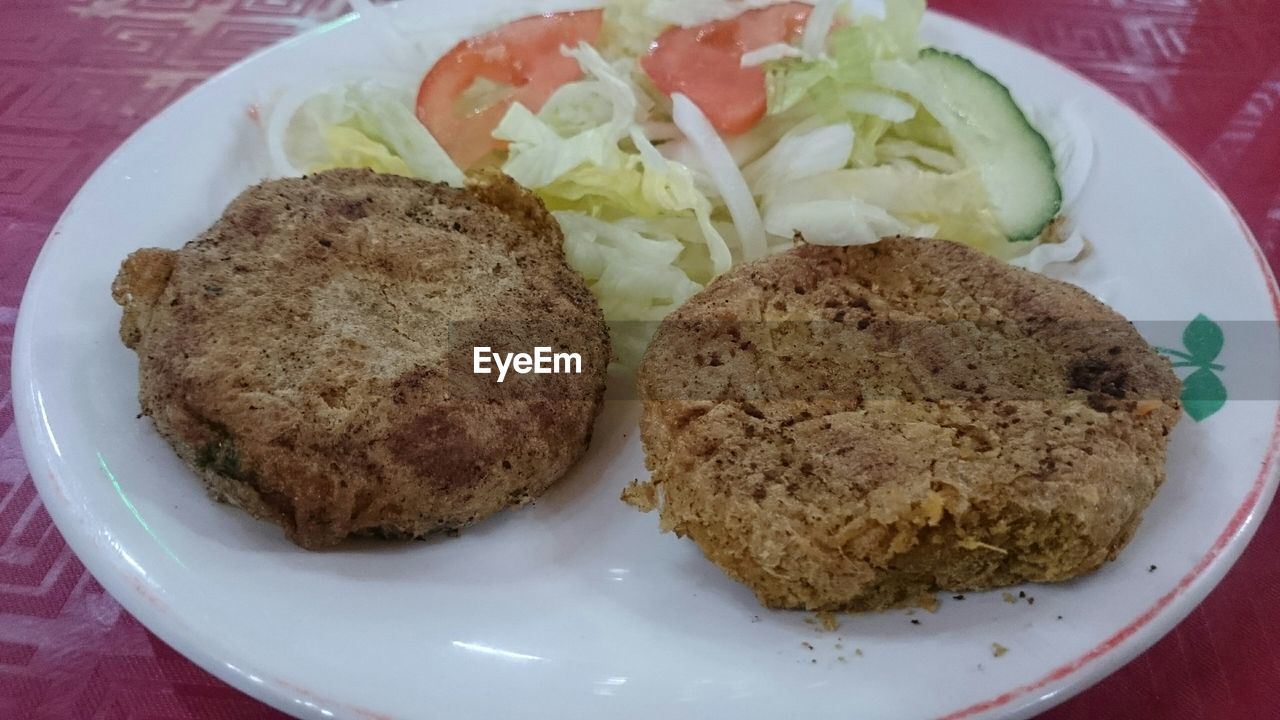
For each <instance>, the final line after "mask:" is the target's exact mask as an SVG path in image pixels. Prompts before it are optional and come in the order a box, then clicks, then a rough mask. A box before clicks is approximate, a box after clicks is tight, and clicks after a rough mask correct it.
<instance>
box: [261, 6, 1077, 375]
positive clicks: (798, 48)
mask: <svg viewBox="0 0 1280 720" xmlns="http://www.w3.org/2000/svg"><path fill="white" fill-rule="evenodd" d="M356 5H357V8H358V9H360V6H366V7H365V8H364V10H365V11H366V12H370V11H373V12H376V10H375V9H373V8H371V7H367V6H368V3H367V2H359V3H356ZM924 10H925V2H924V0H888V1H887V2H886V3H885V12H884V14H883V16H882V17H878V16H855V15H854V13H853V10H852V9H851V6H850V3H849V2H847V0H846V1H841V0H818V2H816V4H807V3H800V2H784V3H773V2H760V1H759V0H706V1H703V2H696V3H695V2H687V1H685V0H610V1H609V2H608V4H606V5H605V6H604V7H602V8H597V9H588V10H575V11H567V12H559V13H549V14H545V15H537V16H533V17H528V18H524V19H520V20H516V21H514V22H510V23H507V24H505V25H502V26H501V27H498V28H496V29H494V30H491V31H489V32H486V33H483V34H481V35H478V36H475V37H472V38H468V39H466V40H463V41H462V42H460V43H458V44H457V45H456V46H454V47H453V48H452V49H451V50H449V51H448V52H447V53H445V54H444V55H443V56H442V57H440V58H439V59H437V60H435V62H434V63H433V64H432V65H431V67H430V68H429V69H427V70H426V73H425V75H423V76H422V77H421V79H420V81H418V82H417V87H412V86H411V85H409V84H407V83H399V84H397V83H388V82H377V81H359V82H353V83H349V84H345V85H342V86H339V87H336V88H332V89H330V90H328V91H325V92H321V93H317V94H314V95H312V96H310V97H306V98H303V99H301V100H300V101H298V102H294V103H285V104H283V105H281V106H278V107H277V108H276V109H275V110H274V111H273V114H272V116H271V117H270V120H269V122H268V123H267V129H268V144H269V147H270V149H271V156H272V160H273V163H274V165H275V166H276V168H275V169H276V172H277V173H279V174H281V175H293V174H301V173H306V172H316V171H320V170H324V169H329V168H333V167H367V168H371V169H374V170H378V171H382V172H389V173H397V174H402V175H410V176H414V177H419V178H424V179H427V180H433V181H440V182H448V183H451V184H461V183H463V182H464V181H465V178H466V175H467V173H469V172H471V171H474V170H476V169H478V168H482V167H495V166H496V167H499V168H501V169H502V171H504V172H506V173H507V174H508V175H510V176H511V177H512V178H514V179H515V180H516V181H517V182H519V183H521V184H522V185H524V186H526V187H528V188H530V189H531V190H533V191H534V192H535V193H537V194H538V196H539V197H541V198H542V200H543V201H544V202H545V203H546V205H547V207H548V208H549V209H550V210H551V211H552V213H553V214H554V216H555V217H556V219H557V220H558V221H559V223H560V226H561V228H562V229H563V231H564V236H565V247H564V249H565V254H566V256H567V258H568V261H569V263H570V264H571V265H572V266H573V267H574V268H576V269H577V270H578V271H579V272H581V273H582V274H583V275H584V276H585V277H586V278H587V281H588V284H589V285H590V287H591V288H592V291H593V292H594V293H595V295H596V296H597V298H598V299H599V301H600V304H601V306H602V308H603V311H604V313H605V317H606V319H607V320H609V321H611V322H613V323H614V327H615V337H614V345H615V348H617V351H618V355H619V357H620V358H621V359H622V360H623V361H624V362H628V361H630V362H634V361H635V360H637V359H638V358H639V356H640V354H641V353H642V352H643V349H644V347H645V344H646V343H647V341H648V331H647V330H646V329H645V328H651V326H652V323H651V322H626V321H657V320H660V319H662V318H663V317H664V316H665V315H666V314H667V313H668V312H670V311H671V310H673V309H674V308H676V307H677V306H679V305H680V304H681V303H682V302H684V301H685V300H686V299H687V298H689V297H690V296H692V295H693V294H694V293H696V292H698V291H699V290H700V289H702V287H704V286H705V285H706V284H707V283H708V282H710V281H711V280H712V279H713V278H715V277H716V276H717V275H719V274H721V273H724V272H725V271H727V270H729V269H730V268H731V267H733V266H735V265H737V264H739V263H743V262H749V261H752V260H755V259H759V258H762V257H764V256H766V255H769V254H771V253H776V252H781V251H785V250H787V249H788V248H791V247H793V246H794V244H795V242H796V241H797V240H796V238H797V237H801V236H802V237H803V239H804V241H805V242H808V243H813V244H822V245H853V244H862V243H871V242H875V241H877V240H878V239H879V238H881V237H884V236H890V235H897V234H909V235H919V236H934V237H940V238H946V239H949V240H954V241H956V242H961V243H965V244H967V245H971V246H973V247H975V248H977V249H980V250H982V251H984V252H987V253H989V254H992V255H995V256H997V257H1000V258H1002V259H1005V260H1008V261H1010V262H1013V263H1015V264H1020V265H1023V266H1024V267H1031V268H1032V269H1040V268H1041V267H1043V265H1044V264H1046V263H1048V262H1054V261H1060V260H1067V259H1071V258H1074V257H1075V256H1076V255H1078V254H1079V253H1080V252H1081V250H1082V249H1083V241H1082V240H1081V239H1080V238H1079V237H1078V236H1076V235H1071V236H1070V237H1067V238H1064V237H1063V235H1064V233H1063V232H1062V227H1061V222H1060V221H1061V220H1062V218H1061V209H1062V205H1063V194H1062V189H1061V186H1060V183H1059V172H1058V167H1057V163H1056V162H1055V158H1054V153H1053V150H1052V149H1051V147H1050V144H1049V143H1048V142H1047V141H1046V139H1045V137H1044V136H1043V135H1042V134H1041V132H1040V131H1039V130H1038V129H1037V128H1036V126H1035V125H1034V124H1033V123H1032V122H1031V121H1030V120H1028V118H1027V115H1026V113H1025V112H1024V111H1023V110H1022V109H1021V108H1020V107H1019V106H1018V104H1017V103H1016V102H1015V101H1014V99H1013V97H1012V96H1011V95H1010V93H1009V91H1008V90H1007V89H1006V88H1005V86H1004V85H1002V84H1001V83H1000V82H999V81H998V80H996V79H995V78H993V77H992V76H991V75H990V74H988V73H987V72H985V71H983V70H982V69H981V68H979V67H977V66H976V65H974V64H973V63H972V62H970V61H969V60H967V59H966V58H964V57H961V56H959V55H955V54H952V53H948V52H945V51H941V50H937V49H933V48H929V47H925V46H924V43H923V42H922V40H921V38H920V35H919V26H920V23H921V19H922V17H923V14H924ZM415 79H416V78H415ZM1038 246H1039V249H1037V250H1034V251H1033V248H1037V247H1038Z"/></svg>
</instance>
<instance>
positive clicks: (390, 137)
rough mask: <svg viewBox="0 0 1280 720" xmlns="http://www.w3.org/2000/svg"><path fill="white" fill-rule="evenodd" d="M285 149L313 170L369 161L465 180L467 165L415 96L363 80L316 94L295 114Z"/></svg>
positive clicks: (382, 167) (380, 167)
mask: <svg viewBox="0 0 1280 720" xmlns="http://www.w3.org/2000/svg"><path fill="white" fill-rule="evenodd" d="M287 128H288V129H287V133H286V137H285V138H284V140H283V142H284V149H285V153H286V156H287V157H288V159H289V161H290V163H291V164H292V165H294V166H295V167H298V168H303V169H306V170H307V171H308V172H318V171H320V170H327V169H330V168H336V167H366V168H370V169H372V170H377V171H379V172H389V173H396V174H400V175H410V176H413V177H419V178H423V179H425V180H432V181H437V182H447V183H449V184H451V185H455V186H459V185H462V183H463V175H462V171H461V170H459V169H458V166H457V165H455V164H454V162H453V161H452V160H451V159H450V158H449V155H448V154H447V153H446V152H445V151H444V148H442V147H440V143H438V142H436V139H435V138H434V137H432V136H431V133H430V132H429V131H428V130H427V129H426V128H425V127H424V126H423V125H422V123H421V122H419V121H418V118H417V116H416V115H415V114H414V112H413V105H412V98H411V97H410V96H409V95H408V94H406V93H404V92H401V91H399V90H396V89H394V88H391V87H388V86H385V85H382V84H379V83H375V82H363V83H356V84H352V85H348V86H345V87H341V88H337V89H335V90H332V91H330V92H327V93H322V94H320V95H317V96H315V97H313V98H310V99H309V100H307V101H306V102H305V103H303V104H302V105H301V106H300V107H299V108H298V110H297V112H296V113H295V114H294V116H293V117H292V118H290V119H289V122H288V126H287Z"/></svg>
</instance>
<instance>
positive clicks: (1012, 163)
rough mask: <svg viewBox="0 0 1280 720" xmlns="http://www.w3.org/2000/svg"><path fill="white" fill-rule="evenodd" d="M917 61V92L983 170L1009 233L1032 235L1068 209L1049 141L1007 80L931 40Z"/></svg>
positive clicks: (962, 152)
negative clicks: (1064, 206)
mask: <svg viewBox="0 0 1280 720" xmlns="http://www.w3.org/2000/svg"><path fill="white" fill-rule="evenodd" d="M914 67H915V69H916V70H917V71H918V72H919V73H920V74H921V75H922V79H923V80H925V82H926V83H927V87H926V88H920V89H919V90H920V92H919V94H918V95H917V97H916V99H917V100H919V101H920V103H921V104H922V105H924V107H925V109H926V110H928V111H929V113H930V114H931V115H933V116H934V117H935V118H936V119H937V120H938V122H939V123H941V124H942V126H943V127H944V128H946V129H947V131H948V132H950V134H951V137H952V144H953V146H954V149H955V152H956V155H957V156H958V157H959V158H960V160H961V161H963V162H964V163H965V164H966V165H967V166H969V167H972V168H973V169H975V170H977V172H978V174H979V176H980V177H981V178H982V184H983V186H984V187H985V188H986V190H987V195H988V197H989V199H990V200H991V205H992V207H993V208H994V209H995V212H996V217H997V218H998V219H999V221H1000V225H1001V226H1002V227H1003V228H1004V230H1005V232H1006V233H1007V234H1008V236H1009V239H1010V240H1013V241H1026V240H1034V239H1035V238H1036V237H1037V236H1039V235H1040V233H1041V231H1043V230H1044V228H1045V227H1046V226H1047V225H1048V224H1049V223H1050V222H1052V221H1053V219H1054V218H1055V217H1056V216H1057V215H1058V211H1059V210H1061V209H1062V187H1061V186H1060V185H1059V184H1058V177H1057V166H1056V164H1055V163H1054V160H1053V150H1052V149H1051V148H1050V147H1049V143H1048V141H1046V140H1045V139H1044V136H1043V135H1041V134H1040V133H1039V131H1037V130H1036V129H1035V127H1033V126H1032V124H1031V121H1029V120H1028V119H1027V116H1026V115H1024V114H1023V112H1022V110H1021V108H1019V107H1018V104H1017V103H1016V102H1014V99H1013V96H1012V95H1011V94H1010V93H1009V88H1007V87H1005V86H1004V85H1002V84H1001V83H1000V81H999V80H996V79H995V78H994V77H991V75H990V74H988V73H986V72H985V71H983V70H982V69H981V68H979V67H977V66H976V65H974V64H973V63H972V62H971V61H970V60H969V59H967V58H964V57H961V56H960V55H955V54H952V53H949V52H944V51H942V50H936V49H933V48H929V49H926V50H923V51H922V52H921V53H920V59H919V60H918V61H916V62H915V63H914ZM912 94H916V93H912Z"/></svg>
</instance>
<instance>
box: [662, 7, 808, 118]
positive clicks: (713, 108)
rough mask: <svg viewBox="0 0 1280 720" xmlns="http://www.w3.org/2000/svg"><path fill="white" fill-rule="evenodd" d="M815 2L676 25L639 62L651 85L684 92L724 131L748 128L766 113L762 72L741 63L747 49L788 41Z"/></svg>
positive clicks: (796, 33) (671, 92) (669, 93)
mask: <svg viewBox="0 0 1280 720" xmlns="http://www.w3.org/2000/svg"><path fill="white" fill-rule="evenodd" d="M811 10H813V6H812V5H809V4H807V3H801V2H791V3H785V4H782V5H771V6H769V7H763V8H759V9H757V10H748V11H747V12H745V13H742V14H741V15H739V16H737V17H734V18H729V19H727V20H717V21H714V22H709V23H706V24H704V25H696V26H694V27H673V28H671V29H669V30H667V31H666V32H664V33H662V34H661V35H659V36H658V39H657V40H655V41H654V42H653V44H652V45H651V46H650V47H649V52H648V53H647V54H646V55H645V56H644V57H643V58H641V60H640V65H641V67H643V68H644V71H645V73H647V74H648V75H649V77H650V79H652V80H653V84H654V85H655V86H657V88H658V89H659V90H661V91H662V92H664V93H666V94H667V95H672V94H674V93H684V94H685V95H686V96H688V98H689V99H690V100H692V101H693V102H694V104H696V105H697V106H698V108H699V109H701V110H702V112H703V114H705V115H706V116H707V119H708V120H710V121H711V124H712V125H713V126H715V128H716V130H719V131H720V132H721V133H723V134H725V135H737V134H738V133H742V132H746V131H747V130H749V129H750V128H751V127H752V126H753V125H755V124H756V123H757V122H759V120H760V118H762V117H764V113H765V105H766V100H767V97H766V95H765V86H764V70H763V69H762V68H760V67H747V68H744V67H742V56H743V54H744V53H747V52H750V51H752V50H757V49H759V48H762V47H764V46H765V45H772V44H773V43H779V42H789V41H790V40H792V39H794V38H795V37H796V36H797V35H799V34H800V33H801V32H802V31H803V30H804V26H805V23H806V22H807V21H808V20H809V12H810V11H811Z"/></svg>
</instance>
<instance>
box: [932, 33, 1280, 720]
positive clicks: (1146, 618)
mask: <svg viewBox="0 0 1280 720" xmlns="http://www.w3.org/2000/svg"><path fill="white" fill-rule="evenodd" d="M960 22H964V23H966V24H970V23H968V22H967V21H965V20H960ZM975 27H976V26H975ZM983 30H984V31H985V32H990V31H989V30H985V28H984V29H983ZM1004 39H1006V40H1008V38H1004ZM1014 42H1016V41H1014ZM1019 44H1021V43H1019ZM1032 51H1033V52H1037V51H1035V50H1032ZM1055 64H1057V65H1059V66H1060V67H1063V68H1065V69H1067V70H1068V71H1070V72H1071V73H1072V74H1074V75H1076V76H1077V77H1079V78H1080V79H1081V80H1083V81H1085V82H1087V83H1089V84H1090V85H1093V86H1094V87H1097V88H1098V89H1100V90H1102V91H1103V92H1105V93H1107V95H1109V96H1111V98H1112V99H1113V100H1115V101H1116V102H1118V103H1120V104H1121V105H1124V106H1125V107H1126V108H1128V109H1129V110H1130V111H1131V112H1133V114H1134V115H1135V116H1137V117H1138V118H1139V119H1140V120H1141V121H1142V122H1143V123H1144V124H1145V125H1146V126H1147V127H1148V128H1150V129H1151V130H1152V131H1153V132H1154V133H1155V134H1156V135H1158V136H1159V137H1160V138H1161V139H1162V140H1164V142H1165V143H1166V144H1167V145H1168V146H1169V147H1171V148H1173V149H1174V150H1175V151H1177V153H1178V154H1179V155H1181V156H1182V159H1183V160H1186V162H1187V164H1188V165H1190V166H1191V168H1192V169H1194V170H1195V171H1196V172H1197V173H1199V175H1200V177H1201V178H1202V179H1203V180H1204V182H1205V184H1206V185H1208V186H1209V188H1210V189H1211V190H1213V192H1214V193H1216V194H1217V195H1218V197H1219V198H1221V199H1222V201H1223V202H1224V203H1225V204H1226V206H1227V208H1228V209H1229V210H1230V211H1231V214H1232V216H1234V217H1235V220H1236V224H1237V225H1239V226H1240V232H1241V234H1243V235H1244V237H1245V240H1246V241H1247V242H1248V243H1249V246H1250V248H1251V249H1252V250H1253V256H1254V261H1255V262H1257V263H1258V270H1259V272H1261V273H1262V277H1263V280H1264V284H1265V285H1266V286H1267V293H1268V294H1269V295H1270V296H1271V311H1272V314H1273V315H1274V316H1275V318H1276V321H1277V322H1278V323H1280V288H1277V286H1276V278H1275V274H1274V273H1273V272H1272V271H1271V265H1270V263H1269V262H1268V261H1267V256H1266V254H1265V253H1264V252H1263V251H1262V246H1261V245H1259V244H1258V240H1257V238H1256V237H1254V235H1253V231H1252V230H1251V229H1250V228H1249V225H1248V223H1246V222H1245V220H1244V218H1243V217H1241V216H1240V211H1239V210H1237V209H1236V207H1235V205H1234V204H1233V203H1232V202H1231V200H1230V199H1229V198H1228V197H1227V196H1226V193H1224V192H1223V191H1222V188H1221V187H1219V186H1218V183H1217V182H1216V181H1215V180H1214V179H1213V178H1212V177H1210V176H1209V174H1208V173H1207V172H1205V170H1204V168H1203V167H1201V166H1200V163H1198V162H1197V161H1196V160H1195V158H1193V157H1191V156H1190V155H1188V154H1187V152H1186V151H1185V150H1183V149H1182V148H1181V147H1180V146H1179V145H1178V144H1177V143H1176V142H1174V141H1173V139H1172V138H1170V137H1169V136H1168V134H1166V133H1165V132H1164V131H1163V130H1161V129H1160V128H1159V127H1158V126H1157V125H1155V124H1154V123H1152V122H1151V121H1150V120H1148V119H1147V118H1146V116H1144V115H1142V114H1141V113H1139V112H1137V111H1135V110H1133V109H1132V108H1129V106H1128V105H1127V104H1126V103H1125V102H1124V101H1123V100H1120V99H1119V98H1117V97H1116V96H1115V95H1113V94H1112V93H1111V92H1110V91H1109V90H1107V89H1106V88H1105V87H1102V86H1101V85H1098V84H1097V83H1095V82H1094V81H1093V80H1091V79H1089V78H1088V77H1086V76H1084V75H1082V74H1080V73H1079V72H1076V71H1075V70H1074V69H1072V68H1070V67H1067V66H1066V65H1062V64H1061V63H1057V62H1056V61H1055ZM1278 457H1280V409H1278V410H1277V411H1276V417H1275V419H1274V420H1273V421H1272V430H1271V440H1270V442H1269V443H1268V444H1267V451H1266V455H1265V456H1264V459H1263V461H1262V468H1261V470H1260V471H1259V472H1258V476H1257V477H1256V478H1255V479H1254V481H1253V486H1252V487H1251V488H1249V493H1248V494H1247V495H1245V498H1244V502H1242V503H1241V504H1240V507H1239V508H1237V509H1236V512H1235V514H1234V515H1232V516H1231V520H1230V521H1228V522H1227V526H1226V528H1224V529H1223V531H1222V533H1221V534H1220V535H1218V538H1217V540H1215V541H1214V543H1213V545H1212V546H1211V547H1210V548H1209V551H1208V552H1206V553H1205V555H1204V557H1202V558H1200V560H1199V561H1198V562H1197V563H1196V564H1195V566H1194V567H1193V568H1191V571H1190V572H1188V573H1187V574H1186V575H1185V576H1183V577H1182V579H1181V580H1179V581H1178V584H1177V585H1175V586H1174V588H1173V589H1172V590H1170V591H1169V592H1167V593H1165V594H1164V595H1163V596H1161V597H1160V598H1159V599H1158V600H1156V602H1155V603H1154V604H1153V605H1152V606H1151V607H1149V608H1147V609H1146V610H1145V611H1144V612H1143V613H1142V614H1141V615H1139V616H1138V617H1137V618H1135V619H1134V620H1133V621H1132V622H1130V623H1129V624H1128V625H1125V626H1124V627H1123V628H1121V629H1120V630H1118V631H1117V632H1116V633H1115V634H1114V635H1112V636H1111V637H1109V638H1107V639H1106V640H1103V641H1102V642H1101V643H1099V644H1098V645H1096V646H1095V647H1094V648H1093V649H1092V650H1090V651H1089V652H1087V653H1085V654H1083V655H1081V656H1080V657H1078V658H1076V659H1075V660H1072V661H1071V662H1068V663H1066V664H1064V665H1061V666H1059V667H1057V668H1054V669H1053V670H1051V671H1050V672H1049V673H1048V674H1046V675H1045V676H1044V677H1041V678H1040V679H1039V680H1036V681H1034V682H1030V683H1027V684H1025V685H1020V686H1018V687H1016V688H1014V689H1013V690H1009V691H1007V692H1004V693H1002V694H1000V695H997V696H996V697H994V698H991V699H990V700H983V701H981V702H978V703H974V704H973V705H970V706H969V707H966V708H964V709H962V710H957V711H955V712H953V713H950V714H948V715H945V716H943V717H942V718H941V719H940V720H964V719H965V718H971V717H973V716H975V715H977V714H979V713H984V712H988V711H990V710H995V709H997V708H1000V707H1003V706H1005V705H1008V704H1009V703H1011V702H1013V701H1014V700H1017V699H1018V698H1021V697H1023V696H1025V695H1027V694H1029V693H1032V692H1035V691H1037V690H1042V689H1044V688H1045V687H1047V686H1049V685H1050V684H1052V683H1055V682H1058V681H1060V680H1064V679H1066V678H1068V677H1070V676H1071V675H1073V674H1075V673H1076V672H1078V671H1079V670H1080V669H1082V668H1084V667H1085V666H1086V665H1088V664H1090V663H1092V662H1093V661H1094V660H1097V659H1098V658H1101V657H1103V656H1105V655H1107V654H1108V653H1110V652H1111V651H1112V650H1115V649H1116V648H1117V647H1118V646H1119V645H1120V644H1121V643H1123V642H1124V641H1125V640H1128V639H1129V638H1130V637H1132V636H1133V635H1134V634H1135V633H1137V632H1138V631H1139V630H1141V629H1142V628H1143V627H1145V626H1146V625H1147V624H1149V623H1150V622H1151V621H1152V620H1154V619H1155V618H1156V617H1157V616H1159V615H1160V613H1161V611H1163V610H1164V609H1165V608H1166V607H1168V606H1169V604H1170V603H1172V602H1173V601H1174V600H1175V599H1177V598H1178V597H1179V596H1181V595H1182V594H1183V593H1185V592H1186V591H1187V590H1188V589H1189V588H1190V587H1191V586H1192V585H1194V584H1195V582H1196V581H1197V580H1199V579H1200V576H1202V575H1203V574H1204V573H1205V571H1206V570H1208V569H1209V566H1210V565H1212V564H1213V561H1214V560H1216V559H1217V558H1218V556H1219V555H1221V554H1222V551H1223V550H1225V549H1226V547H1227V545H1228V544H1229V543H1230V542H1231V540H1232V539H1233V538H1234V537H1236V535H1237V534H1238V533H1239V532H1240V530H1241V529H1242V528H1243V527H1244V525H1245V523H1247V522H1248V521H1249V518H1250V517H1252V515H1253V514H1254V512H1255V511H1256V510H1257V508H1258V504H1259V503H1260V502H1261V500H1262V493H1263V490H1264V489H1265V488H1266V486H1267V481H1268V479H1269V478H1270V477H1271V475H1272V474H1273V473H1275V472H1276V461H1277V458H1278Z"/></svg>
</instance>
